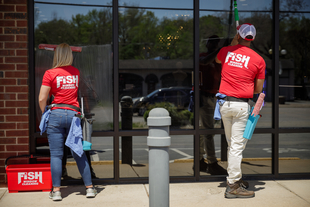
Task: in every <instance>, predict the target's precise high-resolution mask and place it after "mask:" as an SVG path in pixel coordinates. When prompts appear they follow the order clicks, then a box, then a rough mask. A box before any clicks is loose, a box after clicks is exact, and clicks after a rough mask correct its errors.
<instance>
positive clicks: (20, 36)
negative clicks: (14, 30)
mask: <svg viewBox="0 0 310 207" xmlns="http://www.w3.org/2000/svg"><path fill="white" fill-rule="evenodd" d="M16 41H28V36H27V35H16Z"/></svg>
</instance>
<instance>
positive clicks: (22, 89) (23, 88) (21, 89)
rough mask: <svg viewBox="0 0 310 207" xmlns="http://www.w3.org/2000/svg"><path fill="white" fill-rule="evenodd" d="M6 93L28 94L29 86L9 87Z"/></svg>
mask: <svg viewBox="0 0 310 207" xmlns="http://www.w3.org/2000/svg"><path fill="white" fill-rule="evenodd" d="M5 92H8V93H14V92H22V93H25V92H28V86H7V87H6V88H5Z"/></svg>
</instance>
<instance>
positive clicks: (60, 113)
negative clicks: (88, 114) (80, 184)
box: [46, 109, 92, 187]
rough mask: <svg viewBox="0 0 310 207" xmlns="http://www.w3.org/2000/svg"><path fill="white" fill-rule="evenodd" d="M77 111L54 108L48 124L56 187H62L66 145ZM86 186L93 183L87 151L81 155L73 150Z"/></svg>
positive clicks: (52, 168) (53, 180) (52, 170)
mask: <svg viewBox="0 0 310 207" xmlns="http://www.w3.org/2000/svg"><path fill="white" fill-rule="evenodd" d="M76 113H77V112H75V111H72V110H66V109H55V110H52V112H51V114H50V116H49V121H48V125H47V130H46V132H47V138H48V143H49V147H50V154H51V173H52V182H53V186H54V187H60V183H61V174H62V159H63V153H64V145H65V142H66V139H67V135H68V133H69V130H70V126H71V121H72V118H73V117H74V115H75V114H76ZM71 154H72V156H73V158H74V159H75V161H76V163H77V166H78V169H79V172H80V174H81V176H82V178H83V181H84V184H85V186H89V185H92V180H91V174H90V168H89V163H88V160H87V158H86V155H85V153H83V155H82V157H79V156H78V155H77V154H76V153H75V152H73V151H72V150H71Z"/></svg>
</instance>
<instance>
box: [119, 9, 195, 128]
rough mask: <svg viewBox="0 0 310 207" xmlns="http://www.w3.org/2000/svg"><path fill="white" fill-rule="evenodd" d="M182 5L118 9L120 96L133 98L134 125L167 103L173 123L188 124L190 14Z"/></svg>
mask: <svg viewBox="0 0 310 207" xmlns="http://www.w3.org/2000/svg"><path fill="white" fill-rule="evenodd" d="M192 13H193V12H192V11H186V10H180V11H177V10H173V11H169V10H145V9H124V8H122V9H120V12H119V20H120V23H119V57H120V60H119V100H121V99H122V97H124V96H130V97H131V98H132V101H133V112H134V114H133V128H134V129H137V128H146V118H147V115H148V112H149V110H151V109H152V108H154V107H163V108H166V109H167V110H168V111H169V113H170V116H171V117H172V126H171V127H172V128H183V129H187V128H192V121H191V120H192V119H193V115H192V113H191V112H189V111H188V110H187V108H188V104H189V101H190V94H189V92H190V90H191V86H192V84H193V83H192V71H193V18H192Z"/></svg>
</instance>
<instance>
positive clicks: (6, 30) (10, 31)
mask: <svg viewBox="0 0 310 207" xmlns="http://www.w3.org/2000/svg"><path fill="white" fill-rule="evenodd" d="M4 34H27V28H15V27H13V28H11V27H7V28H4Z"/></svg>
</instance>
